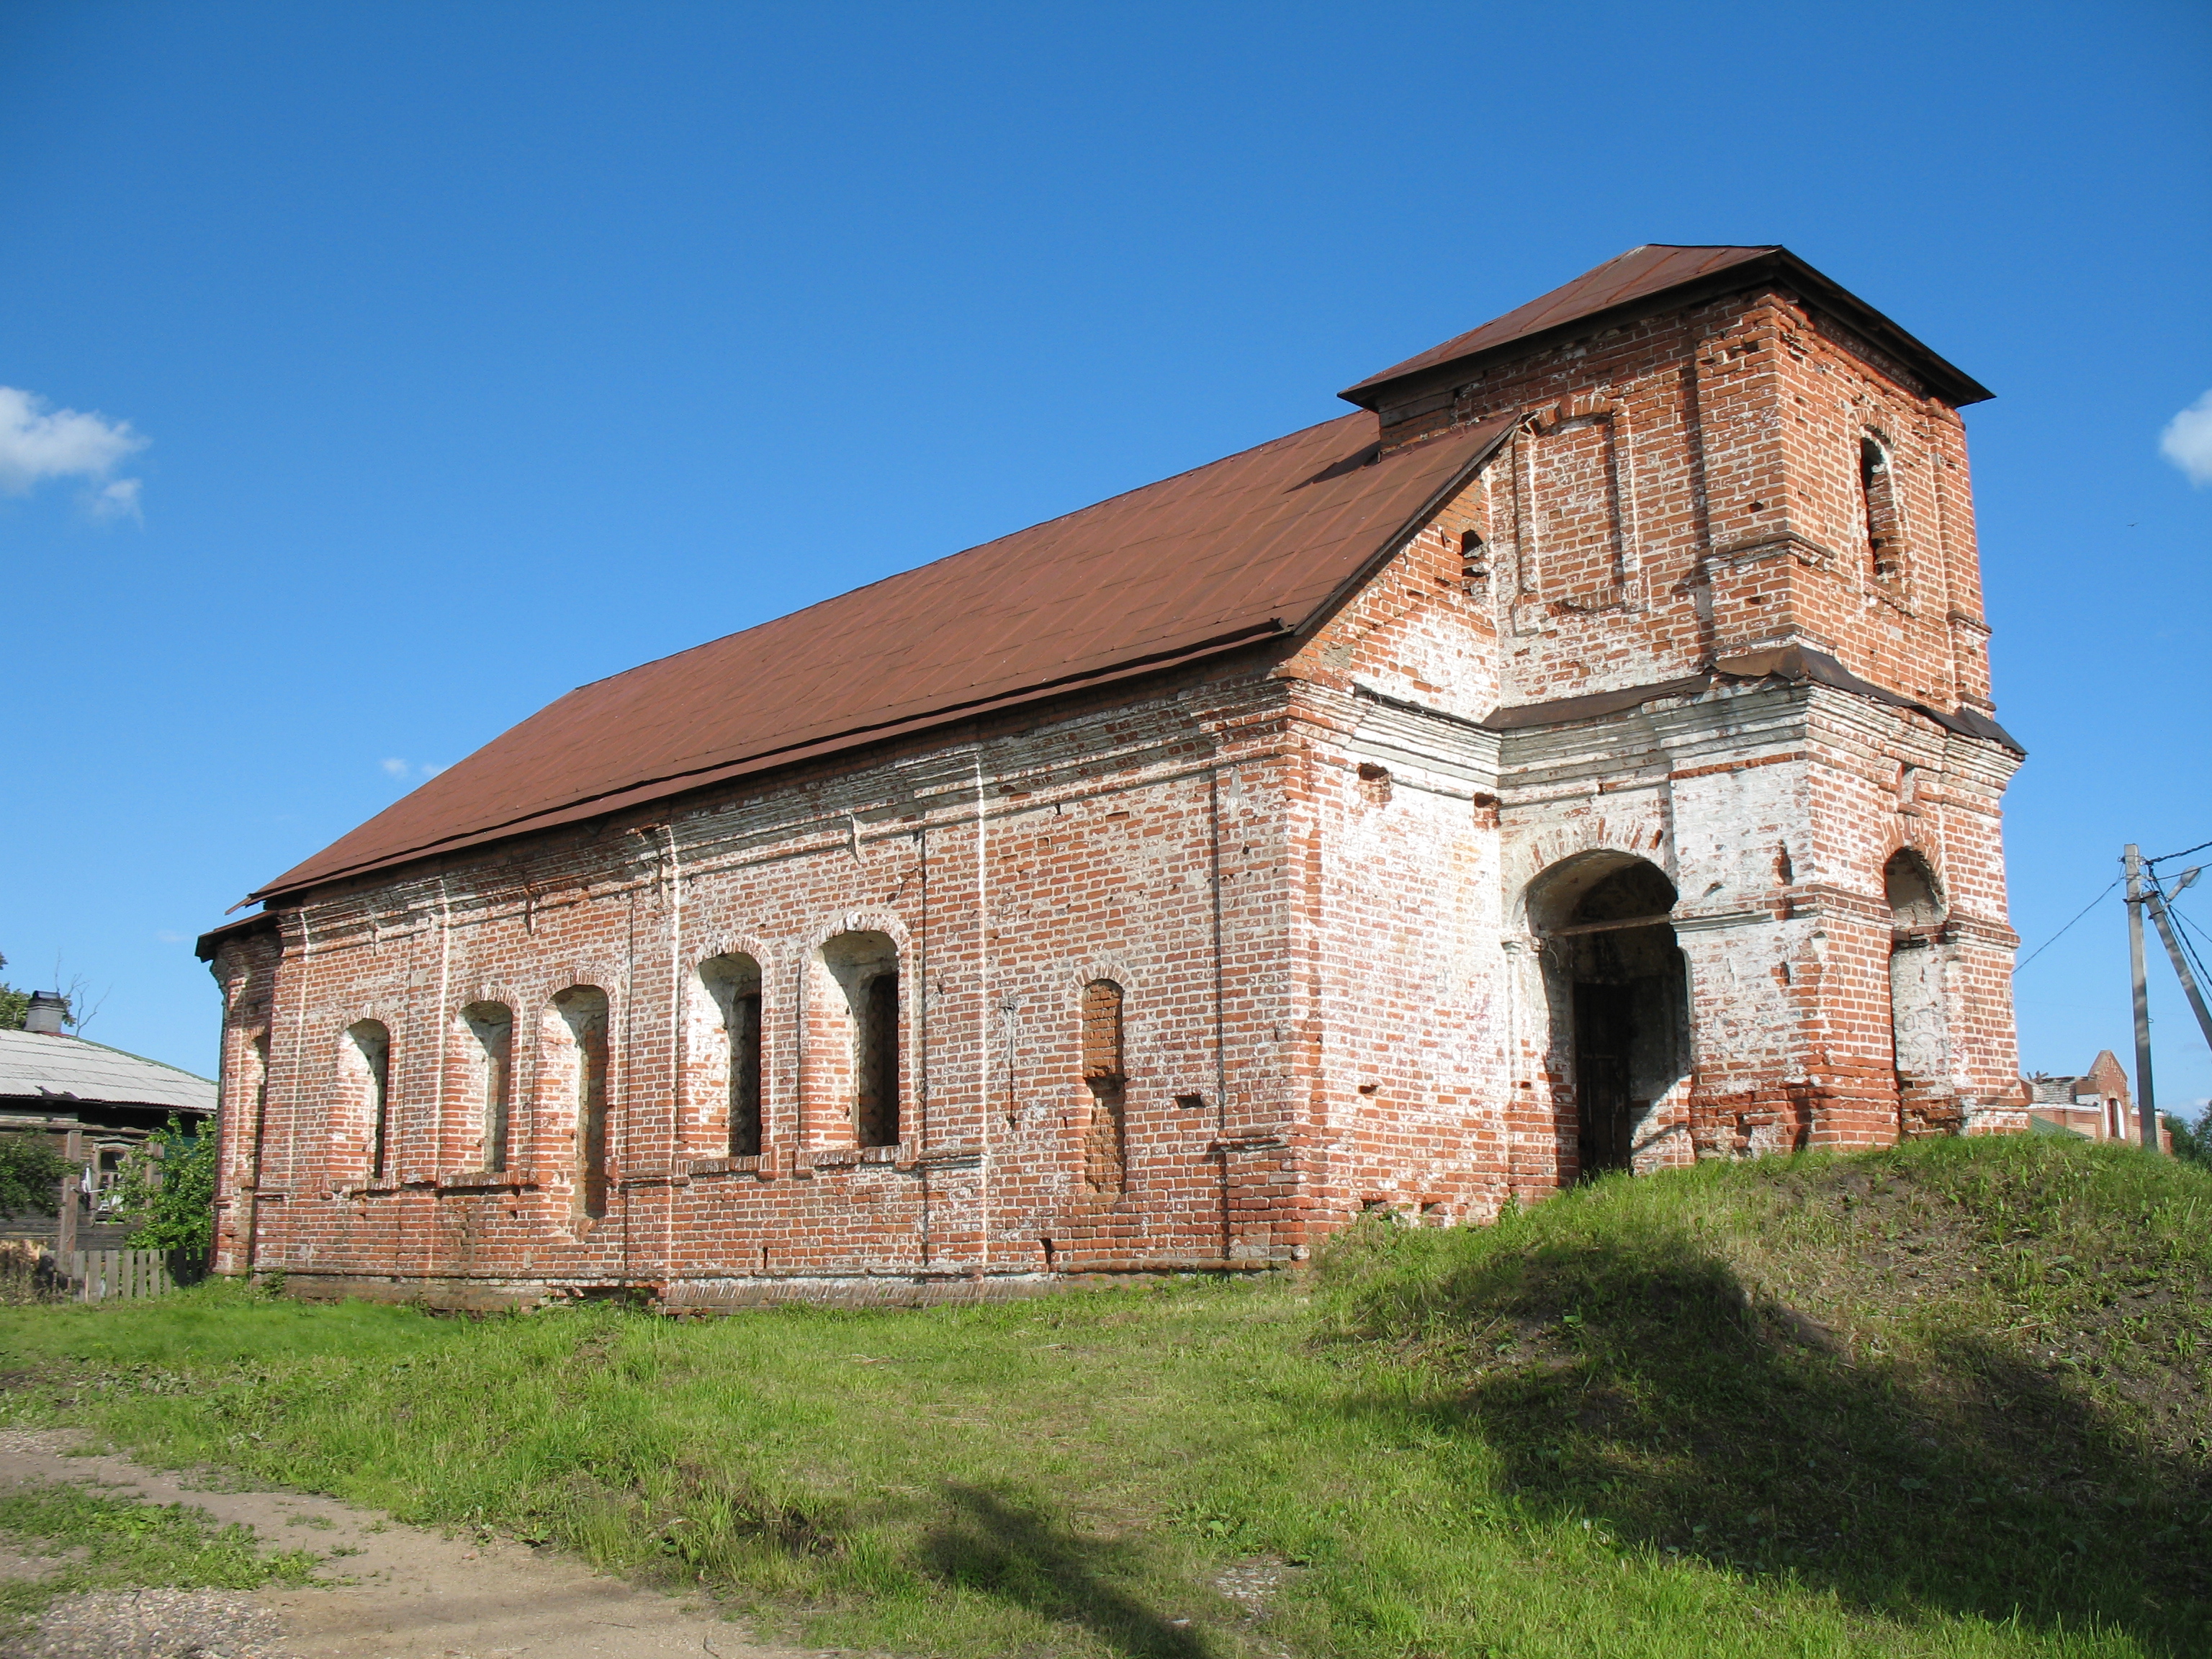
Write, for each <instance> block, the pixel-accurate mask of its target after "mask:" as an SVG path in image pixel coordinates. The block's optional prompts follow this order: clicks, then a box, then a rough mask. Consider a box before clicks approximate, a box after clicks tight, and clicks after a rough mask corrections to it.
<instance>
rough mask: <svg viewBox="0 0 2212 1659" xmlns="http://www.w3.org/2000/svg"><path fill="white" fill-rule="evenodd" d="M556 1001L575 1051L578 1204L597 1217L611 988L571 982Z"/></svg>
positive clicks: (603, 1165)
mask: <svg viewBox="0 0 2212 1659" xmlns="http://www.w3.org/2000/svg"><path fill="white" fill-rule="evenodd" d="M553 1006H554V1009H555V1011H556V1012H558V1013H559V1015H560V1016H561V1024H562V1027H563V1028H564V1030H565V1031H566V1033H567V1036H568V1042H569V1044H570V1046H571V1047H572V1048H573V1049H574V1055H573V1059H574V1066H573V1072H574V1080H575V1091H576V1093H575V1107H576V1207H577V1208H578V1209H579V1210H580V1211H581V1212H582V1213H584V1214H585V1215H587V1216H590V1217H592V1218H594V1219H596V1218H599V1217H600V1216H603V1215H605V1213H606V1212H607V994H606V993H605V991H602V990H600V989H599V987H596V986H592V985H572V986H570V987H568V989H567V990H565V991H563V992H562V993H561V994H559V995H558V996H556V997H555V998H554V999H553Z"/></svg>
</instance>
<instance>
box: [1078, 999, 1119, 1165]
mask: <svg viewBox="0 0 2212 1659" xmlns="http://www.w3.org/2000/svg"><path fill="white" fill-rule="evenodd" d="M1121 1004H1122V994H1121V987H1120V986H1118V985H1116V984H1115V982H1114V981H1112V980H1110V979H1094V980H1092V981H1091V983H1090V984H1088V985H1086V986H1085V987H1083V1080H1084V1082H1085V1084H1086V1085H1089V1087H1090V1090H1091V1127H1090V1131H1089V1133H1086V1134H1085V1137H1084V1140H1083V1178H1084V1181H1085V1183H1087V1184H1088V1185H1089V1187H1090V1188H1091V1191H1092V1192H1094V1193H1118V1192H1121V1191H1122V1190H1123V1189H1124V1188H1126V1187H1127V1184H1128V1166H1129V1138H1128V1137H1129V1130H1128V1082H1129V1079H1128V1070H1127V1066H1126V1064H1125V1063H1124V1060H1123V1058H1122V1029H1121Z"/></svg>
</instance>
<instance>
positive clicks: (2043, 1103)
mask: <svg viewBox="0 0 2212 1659" xmlns="http://www.w3.org/2000/svg"><path fill="white" fill-rule="evenodd" d="M2021 1086H2022V1088H2023V1089H2025V1090H2026V1091H2027V1116H2028V1125H2029V1127H2031V1128H2034V1127H2045V1128H2050V1129H2064V1130H2068V1131H2069V1132H2071V1133H2075V1134H2077V1135H2080V1136H2081V1137H2082V1138H2083V1139H2087V1140H2127V1141H2133V1142H2134V1143H2135V1144H2136V1146H2141V1145H2142V1139H2143V1134H2142V1121H2140V1118H2139V1116H2138V1115H2137V1113H2136V1103H2135V1096H2134V1093H2133V1091H2130V1089H2129V1087H2128V1074H2127V1073H2126V1072H2125V1071H2124V1070H2123V1069H2122V1067H2121V1066H2120V1062H2119V1061H2118V1060H2117V1059H2115V1058H2114V1057H2113V1054H2112V1050H2111V1049H2110V1048H2100V1049H2099V1050H2098V1051H2097V1057H2096V1059H2094V1060H2092V1061H2090V1062H2089V1069H2088V1070H2087V1071H2086V1072H2084V1073H2081V1075H2080V1076H2079V1077H2053V1076H2052V1075H2051V1074H2050V1073H2047V1072H2038V1073H2035V1074H2034V1075H2033V1077H2027V1078H2022V1079H2021ZM2159 1142H2160V1146H2161V1148H2162V1149H2164V1150H2169V1151H2170V1150H2171V1149H2172V1145H2173V1136H2172V1133H2171V1132H2170V1131H2168V1130H2167V1129H2166V1127H2165V1126H2164V1125H2162V1124H2161V1125H2160V1128H2159Z"/></svg>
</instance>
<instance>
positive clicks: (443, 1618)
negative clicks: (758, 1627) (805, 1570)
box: [0, 1431, 799, 1659]
mask: <svg viewBox="0 0 2212 1659" xmlns="http://www.w3.org/2000/svg"><path fill="white" fill-rule="evenodd" d="M78 1443H79V1439H78V1437H76V1435H74V1434H72V1433H70V1432H67V1431H40V1432H4V1431H0V1487H8V1486H23V1485H28V1484H33V1483H40V1482H47V1481H68V1482H70V1483H73V1484H76V1485H79V1486H90V1487H98V1488H101V1489H106V1490H111V1491H112V1492H114V1494H115V1495H116V1496H118V1497H130V1498H143V1500H144V1501H146V1502H147V1503H149V1504H195V1505H197V1507H199V1508H201V1509H204V1510H206V1511H207V1512H208V1513H209V1514H210V1515H212V1516H215V1517H216V1520H218V1521H221V1522H232V1521H242V1522H246V1524H247V1525H249V1526H251V1527H252V1528H254V1530H255V1531H256V1532H258V1534H260V1535H261V1538H262V1541H264V1543H265V1544H267V1545H270V1547H298V1548H304V1549H311V1550H313V1551H314V1552H316V1553H318V1554H328V1553H331V1551H333V1550H337V1549H341V1548H343V1549H351V1550H356V1551H358V1552H359V1553H358V1554H353V1555H347V1556H342V1557H339V1558H338V1559H335V1560H332V1561H331V1562H329V1563H328V1564H326V1565H325V1567H324V1568H323V1570H322V1571H323V1572H324V1574H325V1576H326V1577H331V1578H338V1577H343V1578H348V1579H351V1580H353V1581H354V1582H353V1583H349V1584H347V1585H345V1586H343V1587H340V1588H332V1589H295V1590H272V1591H266V1592H262V1593H258V1594H256V1595H253V1596H252V1598H251V1599H252V1601H253V1602H254V1603H256V1604H257V1605H258V1607H262V1608H264V1609H266V1610H267V1611H269V1612H270V1613H275V1614H276V1616H277V1617H278V1618H279V1619H280V1620H282V1622H283V1630H284V1635H283V1638H282V1640H281V1642H280V1644H279V1645H278V1646H277V1647H276V1649H275V1650H274V1651H276V1652H278V1653H282V1654H283V1655H285V1656H287V1659H495V1656H496V1659H608V1656H618V1659H661V1656H664V1655H667V1656H675V1655H679V1654H680V1655H683V1656H685V1659H696V1656H698V1655H701V1654H705V1655H709V1656H716V1659H799V1656H798V1655H796V1654H794V1653H793V1652H791V1651H789V1650H778V1649H772V1648H763V1647H762V1646H760V1645H759V1644H757V1643H754V1642H751V1641H750V1640H748V1639H747V1638H745V1637H744V1634H743V1633H742V1632H740V1631H739V1629H738V1626H735V1625H732V1624H728V1623H726V1622H725V1621H723V1620H720V1619H718V1618H716V1617H715V1616H714V1613H713V1612H712V1611H711V1610H709V1609H708V1608H706V1607H702V1606H699V1605H697V1604H696V1603H693V1604H687V1603H685V1602H684V1601H679V1600H677V1599H676V1598H673V1597H671V1596H666V1595H659V1594H657V1593H655V1592H653V1591H651V1590H640V1589H632V1588H630V1587H629V1585H627V1584H624V1583H621V1582H620V1581H619V1580H617V1579H613V1578H610V1577H605V1575H604V1574H600V1573H595V1572H592V1571H590V1570H589V1569H588V1568H586V1567H584V1566H582V1565H579V1564H578V1563H576V1562H574V1561H572V1560H569V1559H566V1558H564V1557H562V1556H559V1555H556V1554H554V1553H552V1552H550V1551H539V1550H534V1549H532V1548H531V1547H528V1546H527V1545H524V1544H513V1543H498V1544H475V1543H471V1542H470V1541H467V1540H465V1539H460V1538H450V1539H449V1538H444V1537H441V1536H440V1535H439V1534H436V1533H434V1532H426V1531H424V1530H422V1528H418V1527H409V1526H403V1525H401V1524H400V1523H399V1522H396V1521H389V1520H384V1519H383V1517H381V1516H375V1515H371V1514H368V1513H365V1512H364V1511H362V1510H356V1509H353V1508H350V1507H349V1506H348V1505H346V1504H341V1503H339V1502H338V1501H337V1499H335V1498H310V1497H307V1496H304V1495H302V1494H301V1493H298V1492H204V1491H201V1490H199V1489H197V1488H196V1487H192V1486H186V1485H185V1484H184V1483H185V1480H188V1479H189V1478H190V1477H189V1476H179V1475H177V1474H169V1473H167V1472H165V1471H162V1470H159V1469H149V1468H145V1467H144V1466H143V1465H141V1464H137V1463H133V1462H130V1461H129V1460H128V1459H125V1458H121V1457H106V1456H71V1455H69V1453H70V1449H72V1448H73V1447H75V1446H76V1445H77V1444H78ZM378 1522H382V1524H381V1526H380V1527H379V1526H378ZM17 1571H21V1566H18V1568H17ZM212 1645H213V1644H210V1646H212ZM180 1650H181V1649H180Z"/></svg>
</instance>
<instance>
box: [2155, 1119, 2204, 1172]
mask: <svg viewBox="0 0 2212 1659" xmlns="http://www.w3.org/2000/svg"><path fill="white" fill-rule="evenodd" d="M2163 1115H2164V1117H2165V1119H2166V1127H2167V1128H2168V1129H2169V1130H2171V1131H2172V1134H2173V1155H2174V1156H2175V1157H2176V1158H2186V1159H2187V1160H2188V1161H2189V1162H2190V1163H2191V1164H2197V1165H2200V1166H2201V1167H2203V1168H2204V1169H2208V1170H2212V1103H2207V1104H2206V1106H2205V1108H2204V1109H2203V1111H2202V1112H2200V1113H2198V1114H2197V1121H2196V1122H2194V1123H2191V1122H2190V1121H2189V1120H2188V1119H2187V1118H2181V1117H2176V1116H2174V1115H2173V1114H2172V1113H2171V1112H2167V1113H2165V1114H2163Z"/></svg>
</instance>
